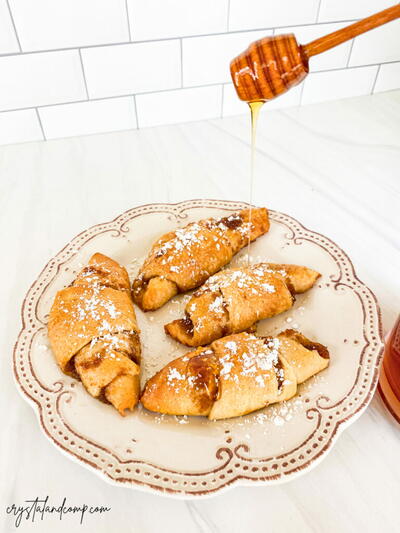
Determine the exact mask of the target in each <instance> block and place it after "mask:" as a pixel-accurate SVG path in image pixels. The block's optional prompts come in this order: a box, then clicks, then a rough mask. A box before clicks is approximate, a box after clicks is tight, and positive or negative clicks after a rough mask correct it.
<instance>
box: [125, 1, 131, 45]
mask: <svg viewBox="0 0 400 533" xmlns="http://www.w3.org/2000/svg"><path fill="white" fill-rule="evenodd" d="M125 11H126V21H127V23H128V37H129V42H132V32H131V21H130V18H129V9H128V0H125Z"/></svg>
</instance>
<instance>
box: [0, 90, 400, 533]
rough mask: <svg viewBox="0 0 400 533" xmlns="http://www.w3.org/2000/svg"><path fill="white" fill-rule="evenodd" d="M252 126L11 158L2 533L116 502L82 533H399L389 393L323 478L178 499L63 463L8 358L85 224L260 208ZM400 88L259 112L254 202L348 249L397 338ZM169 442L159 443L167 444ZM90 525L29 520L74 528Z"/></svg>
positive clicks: (1, 307) (5, 153) (0, 380)
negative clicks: (17, 518)
mask: <svg viewBox="0 0 400 533" xmlns="http://www.w3.org/2000/svg"><path fill="white" fill-rule="evenodd" d="M249 138H250V130H249V117H248V116H247V115H246V116H242V117H233V118H229V119H222V120H211V121H203V122H197V123H191V124H184V125H178V126H163V127H159V128H151V129H143V130H140V131H129V132H121V133H111V134H104V135H96V136H89V137H79V138H72V139H63V140H57V141H50V142H47V143H44V142H40V143H31V144H24V145H11V146H6V147H2V148H1V149H0V205H1V209H0V221H1V244H2V254H1V261H0V273H1V279H2V284H1V285H0V295H1V298H0V312H1V317H2V320H1V322H0V328H1V344H0V348H1V350H0V352H1V358H0V384H1V395H0V398H1V399H0V417H1V421H2V431H1V433H0V502H1V513H0V526H2V529H1V528H0V529H1V531H4V532H9V531H16V530H17V529H16V527H15V524H14V518H12V517H10V516H8V515H7V514H6V507H7V506H9V505H11V504H13V503H15V504H16V505H26V504H24V502H25V500H29V499H34V498H35V497H39V498H44V497H46V496H47V495H48V496H49V498H50V503H51V504H52V505H60V504H61V502H62V500H63V498H64V497H66V498H67V503H68V504H70V505H80V504H82V503H86V504H87V505H106V506H108V507H111V511H110V512H108V513H106V514H105V515H102V516H99V515H92V516H87V517H86V518H85V520H84V523H83V525H82V526H81V529H80V530H81V531H96V532H97V533H101V532H108V531H110V530H111V528H112V529H113V530H121V531H127V532H128V531H129V532H131V531H132V532H138V533H145V532H159V531H163V532H169V531H174V532H177V531H179V532H180V531H182V532H185V533H192V532H193V533H195V532H196V533H216V532H219V531H224V532H225V531H226V532H229V533H235V532H243V531H251V532H253V533H258V532H260V533H261V532H263V533H264V532H266V531H268V532H270V533H275V532H285V533H288V532H292V531H293V532H294V531H296V532H297V533H298V532H303V531H304V532H308V531H315V532H318V533H319V532H324V533H328V532H332V533H333V532H334V533H337V532H338V531H340V532H341V533H343V532H352V531H364V532H376V531H378V530H380V531H385V533H389V532H392V531H393V532H395V531H398V530H399V529H398V527H399V526H398V524H399V517H398V501H397V497H396V498H395V495H396V496H398V494H399V490H400V461H399V456H400V455H399V454H400V427H399V426H398V425H397V424H396V423H395V422H394V421H393V419H392V418H391V416H390V415H389V414H388V413H387V411H386V410H385V408H384V406H383V404H382V401H381V399H380V397H379V396H378V395H377V394H376V395H375V397H374V399H373V401H372V403H371V405H370V406H369V407H368V409H367V411H366V412H365V413H364V414H363V415H362V416H361V418H359V419H358V420H357V421H356V422H355V423H354V424H353V425H352V426H351V427H350V428H349V429H347V430H346V431H345V432H344V434H343V435H342V436H341V437H340V438H339V440H338V442H337V443H336V445H335V446H334V449H333V450H332V451H331V453H330V454H329V455H328V456H327V457H326V459H325V460H324V461H323V462H322V463H321V464H320V465H318V466H317V467H316V468H315V469H314V470H312V471H311V472H309V473H307V474H306V475H304V476H302V477H300V478H298V479H296V480H294V481H292V482H290V483H288V484H283V485H279V486H275V487H251V488H234V489H232V490H230V491H228V492H226V493H224V494H222V495H220V496H216V497H214V498H211V499H207V500H199V501H190V502H185V501H178V500H172V499H169V498H164V497H161V496H153V495H151V494H146V493H142V492H140V491H137V490H130V489H127V488H120V487H114V486H111V485H108V484H106V483H105V482H104V481H102V480H101V479H99V478H98V477H97V476H96V475H94V474H93V473H92V472H89V471H87V470H86V469H84V468H82V467H81V466H79V465H78V464H75V463H73V462H71V461H70V460H69V459H68V458H66V457H64V456H63V455H61V454H60V452H59V451H58V450H57V449H56V448H55V447H53V446H52V445H51V444H50V443H49V442H48V441H47V440H46V439H45V437H44V436H43V434H42V432H41V430H40V429H39V425H38V423H37V420H36V417H35V416H34V413H33V411H32V409H31V407H30V406H29V405H28V404H27V403H26V402H24V401H23V400H22V399H21V397H20V396H19V394H18V392H17V390H16V387H15V384H14V380H13V376H12V372H11V364H10V362H11V352H12V347H13V344H14V342H15V340H16V337H17V334H18V331H19V329H20V307H21V302H22V299H23V297H24V295H25V293H26V291H27V290H28V288H29V286H30V284H31V282H32V281H33V280H34V279H35V278H36V277H37V275H38V273H39V272H40V270H41V269H42V268H43V266H44V264H45V263H46V262H47V260H48V259H49V258H50V257H51V256H53V255H54V254H55V253H56V252H58V251H59V250H60V249H61V248H62V247H63V246H64V244H65V243H66V242H68V241H69V240H70V239H71V238H72V237H74V236H75V235H76V234H78V233H79V232H80V231H82V230H84V229H86V228H87V227H89V226H91V225H93V224H96V223H99V222H103V221H107V220H110V219H112V218H114V217H115V216H117V215H118V214H120V213H122V212H123V211H125V210H127V209H129V208H131V207H134V206H137V205H140V204H145V203H153V202H177V201H181V200H186V199H192V198H218V199H230V200H244V201H248V199H249V164H250V150H249ZM399 169H400V92H390V93H384V94H378V95H374V96H367V97H359V98H352V99H347V100H342V101H336V102H329V103H324V104H317V105H313V106H307V107H303V108H292V109H288V110H282V111H272V110H271V111H268V108H267V106H265V109H264V111H263V112H262V114H261V117H260V123H259V134H258V149H257V157H256V178H255V186H254V197H253V198H254V203H256V204H259V205H266V206H268V207H270V208H273V209H277V210H279V211H283V212H286V213H288V214H291V215H293V216H294V217H296V218H297V219H298V220H299V221H301V222H302V223H303V224H304V225H305V226H307V227H309V228H310V229H314V230H317V231H319V232H321V233H323V234H325V235H327V236H328V237H330V238H331V239H332V240H334V241H335V242H336V243H337V244H339V246H341V247H342V248H343V249H344V250H345V251H347V253H348V254H349V255H350V257H351V258H352V260H353V263H354V265H355V268H356V270H357V273H358V275H359V277H360V278H361V279H362V280H363V281H364V282H365V283H366V284H367V285H369V287H370V288H371V289H372V290H373V291H374V292H375V294H376V296H377V298H378V300H379V303H380V306H381V309H382V315H383V323H384V329H385V331H388V330H389V329H390V327H391V326H392V324H393V323H394V320H395V318H396V315H397V314H398V313H399V308H400V305H399V303H400V302H399V299H400V277H399V275H398V274H399V270H400V252H399V230H400V216H399V200H400V180H399V177H400V176H399ZM160 445H161V446H162V443H160ZM78 523H79V519H78V518H77V517H71V516H67V517H65V518H63V520H62V521H61V522H60V521H59V520H58V518H57V517H46V518H45V520H44V521H43V522H40V521H38V519H36V521H35V523H34V524H32V523H31V522H26V521H23V522H22V523H21V525H20V527H19V528H18V531H35V532H47V531H50V528H51V530H54V531H57V532H58V531H60V532H64V531H70V529H71V527H77V524H78Z"/></svg>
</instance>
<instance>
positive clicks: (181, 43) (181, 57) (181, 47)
mask: <svg viewBox="0 0 400 533" xmlns="http://www.w3.org/2000/svg"><path fill="white" fill-rule="evenodd" d="M179 43H180V59H181V89H183V42H182V39H179Z"/></svg>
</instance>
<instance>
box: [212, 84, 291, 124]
mask: <svg viewBox="0 0 400 533" xmlns="http://www.w3.org/2000/svg"><path fill="white" fill-rule="evenodd" d="M300 96H301V85H297V86H296V87H293V88H292V89H291V90H290V91H288V92H287V93H285V94H282V95H281V96H279V97H278V98H274V99H273V100H270V101H269V102H266V104H265V106H264V108H265V109H266V110H267V111H268V110H269V109H284V108H286V107H293V106H297V105H300ZM223 98H224V101H223V106H222V116H223V117H229V116H232V115H242V114H243V113H247V114H248V116H249V117H250V112H249V107H248V105H247V103H246V102H243V101H242V100H240V99H239V98H238V95H237V94H236V90H235V88H234V86H233V84H232V83H228V84H226V85H224V96H223ZM249 120H250V118H249Z"/></svg>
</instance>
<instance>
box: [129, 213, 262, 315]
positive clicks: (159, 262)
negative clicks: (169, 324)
mask: <svg viewBox="0 0 400 533" xmlns="http://www.w3.org/2000/svg"><path fill="white" fill-rule="evenodd" d="M268 229H269V219H268V211H267V210H266V209H265V208H257V209H252V210H251V222H250V210H249V209H245V210H243V211H239V212H238V213H233V214H232V215H229V216H227V217H224V218H220V219H214V218H208V219H206V220H200V221H199V222H192V223H191V224H188V225H187V226H186V227H184V228H182V229H178V230H176V231H172V232H170V233H167V234H165V235H163V236H162V237H161V238H160V239H159V240H158V241H157V242H156V243H155V244H154V245H153V248H152V249H151V251H150V254H149V256H148V257H147V259H146V261H145V262H144V264H143V266H142V268H141V269H140V271H139V275H138V277H137V278H136V279H135V281H134V282H133V288H132V291H133V298H134V301H135V302H136V303H137V305H138V306H139V307H140V308H141V309H142V310H143V311H154V310H155V309H158V308H160V307H161V306H163V305H164V304H165V303H166V302H167V301H168V300H170V299H171V298H172V297H173V296H175V295H176V294H178V293H180V292H186V291H189V290H191V289H194V288H196V287H199V286H200V285H201V284H202V283H204V281H206V279H207V278H209V277H210V276H211V275H212V274H214V273H215V272H217V271H218V270H220V269H221V268H222V267H223V266H225V265H226V264H227V263H229V261H230V260H231V259H232V257H233V256H234V255H235V254H236V253H237V252H238V251H239V250H241V249H242V248H243V247H244V246H246V244H247V243H248V242H249V240H250V242H251V241H254V240H255V239H257V237H260V235H263V234H264V233H266V232H267V231H268Z"/></svg>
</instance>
